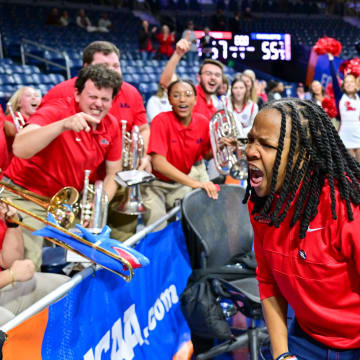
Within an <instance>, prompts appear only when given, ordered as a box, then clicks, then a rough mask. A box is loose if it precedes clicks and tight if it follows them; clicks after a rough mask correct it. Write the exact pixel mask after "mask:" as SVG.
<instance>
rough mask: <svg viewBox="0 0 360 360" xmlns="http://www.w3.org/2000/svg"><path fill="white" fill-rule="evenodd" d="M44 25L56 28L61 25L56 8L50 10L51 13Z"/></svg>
mask: <svg viewBox="0 0 360 360" xmlns="http://www.w3.org/2000/svg"><path fill="white" fill-rule="evenodd" d="M46 25H56V26H59V25H61V24H60V19H59V9H57V8H53V9H51V12H50V14H49V16H48V18H47V20H46Z"/></svg>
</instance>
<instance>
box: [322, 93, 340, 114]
mask: <svg viewBox="0 0 360 360" xmlns="http://www.w3.org/2000/svg"><path fill="white" fill-rule="evenodd" d="M321 106H322V108H323V109H324V111H325V112H326V113H327V114H328V116H329V117H330V118H336V117H337V116H338V112H337V109H336V104H335V100H334V99H333V98H329V97H324V99H323V101H322V102H321Z"/></svg>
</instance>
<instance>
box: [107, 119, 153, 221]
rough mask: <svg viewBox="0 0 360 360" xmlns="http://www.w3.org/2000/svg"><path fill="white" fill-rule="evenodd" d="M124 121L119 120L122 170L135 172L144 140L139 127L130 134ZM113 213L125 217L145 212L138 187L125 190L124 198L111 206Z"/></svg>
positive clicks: (137, 185) (142, 152)
mask: <svg viewBox="0 0 360 360" xmlns="http://www.w3.org/2000/svg"><path fill="white" fill-rule="evenodd" d="M126 125H127V121H126V120H121V130H122V151H121V159H122V170H123V171H126V170H136V169H137V168H138V166H139V164H140V160H141V158H142V157H143V156H144V140H143V138H142V136H141V135H140V133H139V127H138V126H134V127H133V129H132V131H131V133H129V132H127V131H126ZM112 208H113V210H114V211H116V212H119V213H120V214H126V215H140V214H143V213H145V212H146V207H145V205H144V203H143V202H142V199H141V192H140V185H139V184H136V185H131V186H129V187H127V188H126V190H125V197H124V198H123V199H122V201H121V202H120V203H118V202H114V204H112Z"/></svg>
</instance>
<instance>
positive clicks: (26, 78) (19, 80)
mask: <svg viewBox="0 0 360 360" xmlns="http://www.w3.org/2000/svg"><path fill="white" fill-rule="evenodd" d="M13 79H14V81H15V83H16V84H19V85H33V84H34V83H36V81H35V80H34V78H33V77H32V75H27V74H14V75H13Z"/></svg>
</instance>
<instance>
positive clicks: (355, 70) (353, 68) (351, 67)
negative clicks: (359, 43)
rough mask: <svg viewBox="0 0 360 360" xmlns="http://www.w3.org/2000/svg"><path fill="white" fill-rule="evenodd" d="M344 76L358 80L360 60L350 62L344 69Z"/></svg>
mask: <svg viewBox="0 0 360 360" xmlns="http://www.w3.org/2000/svg"><path fill="white" fill-rule="evenodd" d="M344 74H345V75H347V74H351V75H354V76H355V77H356V78H357V77H359V76H360V59H359V58H354V59H351V60H350V61H349V63H348V64H347V66H346V68H345V69H344Z"/></svg>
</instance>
